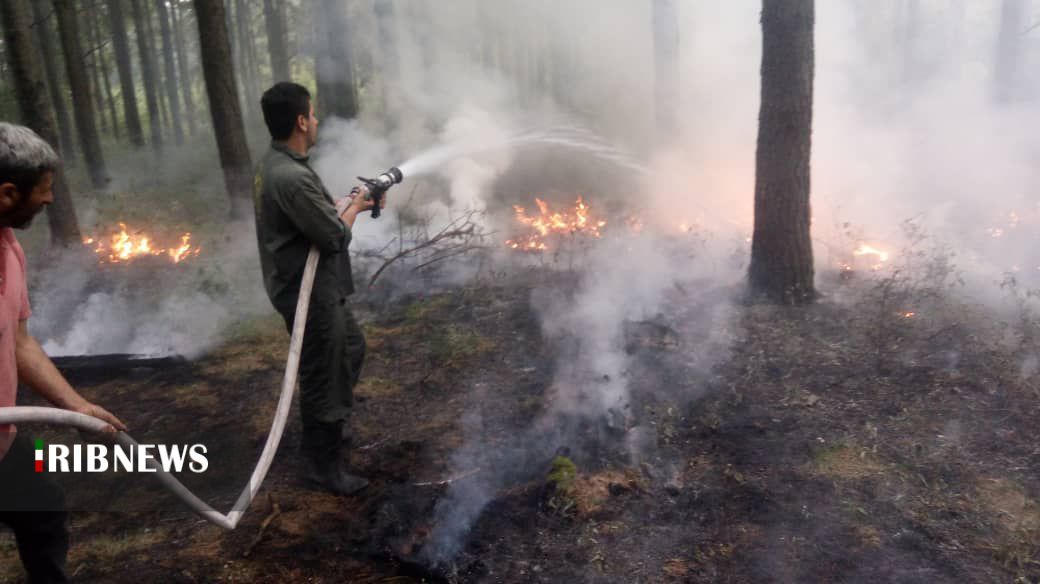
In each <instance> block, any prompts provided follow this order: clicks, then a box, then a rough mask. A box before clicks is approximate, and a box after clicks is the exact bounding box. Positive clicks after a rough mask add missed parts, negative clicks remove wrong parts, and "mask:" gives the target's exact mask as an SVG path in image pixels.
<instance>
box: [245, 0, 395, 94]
mask: <svg viewBox="0 0 1040 584" xmlns="http://www.w3.org/2000/svg"><path fill="white" fill-rule="evenodd" d="M377 1H384V0H377ZM264 21H265V22H266V24H267V50H268V52H269V53H270V54H271V77H272V78H273V79H272V81H273V82H274V83H278V82H279V81H289V80H291V79H292V73H291V72H290V71H289V46H288V45H289V37H288V34H287V33H286V24H285V2H283V1H282V0H264Z"/></svg>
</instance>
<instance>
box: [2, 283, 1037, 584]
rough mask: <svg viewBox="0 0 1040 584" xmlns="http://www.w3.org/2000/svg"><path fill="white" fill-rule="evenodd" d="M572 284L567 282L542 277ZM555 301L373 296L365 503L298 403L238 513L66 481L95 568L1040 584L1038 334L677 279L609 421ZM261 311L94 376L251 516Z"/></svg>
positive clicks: (448, 578)
mask: <svg viewBox="0 0 1040 584" xmlns="http://www.w3.org/2000/svg"><path fill="white" fill-rule="evenodd" d="M554 285H560V286H564V287H565V286H566V283H559V282H554V283H549V284H542V285H541V286H542V288H544V287H545V286H554ZM543 293H544V289H533V288H532V287H530V286H518V285H509V286H506V285H501V286H496V285H485V286H479V287H470V288H466V289H463V290H460V291H457V292H453V293H451V294H443V295H435V296H431V297H425V298H419V297H412V298H407V299H402V300H400V301H396V302H395V303H394V304H393V305H391V306H382V307H378V309H371V308H365V309H363V310H359V314H360V315H362V316H363V317H364V320H365V322H366V324H365V329H366V336H367V339H368V359H367V361H366V365H365V369H364V374H363V381H362V382H361V384H360V386H359V387H358V388H357V391H356V404H355V412H354V418H353V424H354V428H355V438H354V440H355V442H354V444H355V450H354V453H353V456H352V461H351V462H352V465H353V466H354V468H355V469H356V470H357V472H359V473H361V474H363V475H365V476H368V477H369V478H370V479H371V480H372V484H371V486H370V487H369V488H368V489H367V490H366V491H364V492H363V493H362V494H360V495H359V496H356V497H351V498H338V497H335V496H332V495H329V494H325V493H322V492H318V491H314V490H310V489H309V488H308V487H307V486H306V485H305V484H304V482H303V480H302V475H303V472H304V468H303V462H302V457H301V456H300V455H299V450H298V449H299V438H300V428H299V418H298V413H297V412H295V410H294V412H293V415H292V417H291V418H290V424H289V427H288V429H287V431H286V436H285V439H284V440H283V443H282V446H281V449H280V452H279V454H278V456H277V458H276V462H275V464H274V466H273V468H272V470H271V473H270V475H269V476H268V479H267V482H266V483H265V485H264V488H263V489H262V491H261V494H260V496H259V497H258V498H257V500H256V502H255V503H254V506H253V508H252V509H251V511H250V512H249V514H248V515H247V516H246V518H245V519H244V520H243V521H242V523H241V524H240V525H239V527H238V529H236V530H235V531H233V532H224V531H222V530H220V529H219V528H216V527H213V526H210V525H208V524H207V523H205V522H203V521H201V520H199V519H198V518H196V517H195V516H193V515H192V514H191V513H189V512H186V511H185V510H184V509H183V508H181V507H180V506H179V504H178V503H177V502H176V501H175V500H173V499H172V498H171V497H170V496H168V495H167V494H166V493H165V492H163V491H162V489H161V488H160V487H159V486H158V485H157V484H156V483H154V480H153V479H152V478H151V477H147V476H136V475H135V476H127V475H125V474H124V475H112V474H103V475H83V476H75V478H74V480H70V479H69V476H74V475H57V479H58V480H60V481H61V482H63V483H64V484H65V487H66V491H67V493H68V496H69V501H70V505H71V507H72V509H73V513H72V516H71V530H72V536H73V548H72V551H71V554H70V558H69V569H70V573H71V574H73V575H74V576H75V577H76V579H77V580H78V581H85V582H86V581H105V582H142V581H163V582H214V581H246V582H290V581H309V582H423V581H425V582H436V581H444V582H668V581H674V582H920V581H928V582H967V581H972V582H1010V581H1016V579H1018V580H1017V581H1020V582H1037V581H1040V508H1038V501H1040V478H1038V477H1040V475H1038V474H1037V468H1038V463H1040V442H1038V440H1037V435H1036V420H1037V419H1038V414H1040V411H1038V409H1040V394H1038V390H1037V385H1034V379H1033V378H1032V377H1031V376H1029V375H1025V374H1023V373H1022V368H1021V366H1020V363H1021V360H1020V357H1021V355H1020V351H1019V348H1018V347H1017V346H1015V347H1010V346H1008V344H1007V343H1004V342H1002V341H1000V340H999V339H1001V338H1005V337H1006V335H1005V334H1004V333H1006V331H1003V332H1002V331H1001V330H1000V329H999V327H997V326H996V325H994V324H993V323H992V322H990V320H988V319H987V317H986V316H985V315H984V314H982V313H979V314H976V313H975V312H973V311H972V310H967V309H963V308H957V309H954V308H949V307H948V308H949V310H950V312H949V313H948V314H949V315H950V316H938V313H936V315H935V316H932V317H929V318H927V319H926V318H924V317H920V316H918V315H916V314H915V315H913V317H911V316H907V314H905V313H904V314H892V315H888V314H884V315H882V317H881V318H882V319H891V322H890V323H888V325H885V326H886V327H887V328H884V330H883V331H882V333H878V332H877V331H876V330H874V327H877V326H880V325H879V322H878V316H877V314H876V313H875V312H870V310H868V308H869V307H864V306H862V305H859V304H857V303H855V302H837V301H834V300H830V299H827V298H825V299H824V300H822V301H821V302H819V303H817V304H816V305H814V306H810V307H807V308H801V309H792V308H783V307H769V306H744V305H739V304H735V303H734V302H732V299H733V298H734V297H735V296H736V295H735V293H734V291H732V290H728V289H715V290H714V291H708V292H704V291H700V292H698V294H697V295H696V296H697V297H698V299H697V300H696V301H693V300H689V295H687V294H686V293H685V292H683V291H681V290H677V291H675V296H676V298H675V300H676V303H675V304H676V306H682V308H681V309H676V310H675V311H674V313H669V314H667V315H654V316H652V317H649V318H647V319H646V320H644V321H640V322H631V323H628V324H627V325H626V327H625V335H624V337H625V339H624V342H625V351H626V353H627V354H628V355H629V357H630V367H629V369H628V371H627V372H626V377H627V386H628V388H629V392H630V394H631V400H630V403H629V405H628V407H627V408H624V411H620V412H615V413H614V414H615V415H612V416H608V417H610V418H611V419H607V420H598V419H583V418H581V417H580V416H575V415H572V414H559V413H554V412H555V410H554V406H553V404H554V399H555V394H556V392H555V389H554V385H555V384H558V383H560V379H561V376H560V375H558V373H560V369H561V363H566V357H567V355H568V351H569V350H570V349H569V344H568V343H569V342H570V341H569V340H568V339H557V338H545V337H544V336H543V334H542V332H541V331H542V328H541V326H540V324H539V321H538V318H537V316H536V315H535V314H534V311H533V309H532V304H536V303H537V302H538V298H539V295H540V294H543ZM723 305H724V306H726V307H727V308H726V315H727V316H726V317H725V319H724V320H725V322H724V324H719V323H718V322H715V324H713V325H712V326H725V327H728V328H729V329H730V331H729V333H730V334H729V336H728V337H727V338H729V339H730V340H729V341H728V342H727V346H726V347H725V351H724V352H723V353H713V354H710V355H708V354H706V353H705V351H704V348H703V346H702V341H703V339H702V338H701V336H699V335H702V334H703V331H701V330H699V328H698V326H699V325H700V324H703V323H706V322H708V321H709V320H710V319H707V318H706V316H705V315H706V314H708V313H710V312H712V311H714V310H716V309H718V307H720V306H723ZM936 310H938V309H936ZM886 322H887V321H886ZM889 325H891V326H889ZM255 328H256V332H254V333H251V334H249V335H247V336H239V337H238V338H235V339H231V340H228V341H227V342H226V343H225V344H224V345H223V346H222V347H221V348H219V349H218V350H216V351H214V352H212V353H210V354H209V355H208V356H206V357H203V358H201V359H198V360H195V361H191V362H187V361H159V362H155V363H150V364H148V366H147V367H135V368H133V369H129V370H124V369H119V368H118V364H114V365H113V366H112V367H113V369H112V370H111V371H107V372H103V373H105V374H104V375H101V374H98V371H96V370H92V371H91V374H90V375H88V376H85V377H83V378H81V379H79V381H80V382H81V384H80V385H79V388H80V389H81V390H82V392H83V393H84V394H85V395H86V396H88V397H89V398H90V399H92V400H95V401H97V402H99V403H101V404H104V405H105V406H106V407H107V408H108V409H110V410H111V411H113V412H114V413H116V414H117V415H119V416H120V417H121V418H122V419H123V420H124V421H125V422H126V423H127V424H128V425H129V426H130V429H131V433H132V434H133V435H134V436H135V437H136V438H137V439H138V440H139V441H142V442H153V443H164V442H165V443H176V444H192V443H203V444H206V445H207V446H208V447H209V456H208V458H209V460H210V468H209V470H208V471H207V472H206V473H204V474H202V475H191V474H190V473H188V474H187V475H186V476H184V477H182V478H183V480H185V482H187V483H188V484H189V486H191V487H192V488H194V489H197V492H198V493H199V494H200V495H201V496H202V497H203V498H204V499H205V500H207V501H209V502H211V504H213V505H214V506H215V507H217V508H218V509H227V508H230V507H231V504H232V503H233V501H234V499H235V497H236V496H237V494H238V491H239V489H240V488H241V486H242V485H243V484H244V482H245V481H246V478H247V476H248V473H249V472H250V471H251V469H252V467H253V465H254V464H255V461H256V459H257V457H258V454H259V451H260V449H261V447H262V444H263V440H264V439H265V437H266V435H267V430H268V426H269V423H270V420H271V416H272V414H273V411H274V405H275V400H276V397H277V396H276V394H277V391H278V386H279V382H280V379H281V375H282V367H283V362H284V354H285V351H286V347H287V341H288V338H287V335H286V333H285V330H284V327H283V326H282V325H281V323H280V322H279V321H277V320H275V319H271V320H267V321H264V322H262V323H260V324H259V325H258V326H257V327H255ZM879 334H881V335H882V336H880V337H879V336H878V335H879ZM569 382H574V381H573V379H571V380H570V381H569ZM595 382H596V381H595V380H589V381H588V383H590V384H594V383H595ZM23 397H24V398H25V399H23V400H22V401H21V403H32V399H31V398H29V397H28V396H23ZM28 431H31V432H33V435H34V436H39V437H43V438H45V439H47V440H51V441H54V442H61V443H66V444H70V443H73V442H75V441H76V440H78V439H79V437H78V436H76V435H75V434H74V433H72V434H70V433H69V432H67V431H64V430H59V429H50V428H48V429H43V428H40V429H36V428H34V429H32V430H28ZM460 452H463V453H465V452H469V453H470V454H471V455H469V456H460V454H459V453H460ZM471 484H472V485H481V486H482V487H483V488H482V489H480V491H481V492H482V493H484V496H485V498H486V501H482V502H481V503H480V504H479V505H477V506H476V507H474V509H475V511H474V512H473V513H472V515H473V516H472V518H471V520H470V521H469V522H466V523H463V524H462V527H460V528H459V529H458V530H457V533H452V534H449V535H453V536H455V537H454V539H452V538H451V537H449V538H448V539H447V540H445V539H443V537H442V536H441V535H438V534H439V533H441V532H439V531H438V530H439V529H442V528H443V526H441V525H438V522H440V521H442V520H443V518H444V517H450V516H451V514H450V513H445V509H444V508H443V505H444V503H443V502H444V501H445V500H447V499H449V498H450V497H452V496H454V497H460V495H459V493H462V495H465V494H466V493H467V491H466V489H465V487H466V486H467V485H471ZM475 492H476V491H475ZM474 496H476V495H474ZM464 498H465V497H463V499H464ZM439 504H440V506H439ZM448 511H450V509H449V510H448ZM267 519H269V521H268V524H267V526H266V528H264V529H261V526H262V524H264V522H265V520H267ZM446 541H447V543H445V542H446ZM433 546H439V547H437V548H436V549H433ZM431 549H433V551H431ZM434 552H436V553H434ZM0 567H2V569H0V581H12V580H17V579H18V578H20V569H19V564H18V560H17V554H16V551H15V547H14V543H13V538H12V537H10V534H9V533H7V532H2V533H0Z"/></svg>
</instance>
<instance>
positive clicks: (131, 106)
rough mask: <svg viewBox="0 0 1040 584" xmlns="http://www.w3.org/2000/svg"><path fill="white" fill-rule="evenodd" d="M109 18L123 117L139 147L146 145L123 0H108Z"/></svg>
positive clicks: (131, 139)
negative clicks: (138, 108)
mask: <svg viewBox="0 0 1040 584" xmlns="http://www.w3.org/2000/svg"><path fill="white" fill-rule="evenodd" d="M108 19H109V26H110V28H111V30H112V48H113V50H114V51H115V55H116V70H117V71H118V72H119V92H120V93H121V94H122V96H123V118H124V119H125V120H126V133H127V135H128V136H129V138H130V143H131V144H133V145H134V146H137V147H138V148H140V147H142V146H144V130H143V129H142V128H141V115H140V113H139V112H138V110H137V89H136V88H135V87H134V70H133V65H132V63H131V59H130V42H129V40H128V39H127V34H126V18H125V16H124V14H123V0H108Z"/></svg>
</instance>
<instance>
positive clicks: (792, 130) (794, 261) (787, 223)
mask: <svg viewBox="0 0 1040 584" xmlns="http://www.w3.org/2000/svg"><path fill="white" fill-rule="evenodd" d="M814 13H815V7H814V0H763V2H762V89H761V92H762V96H761V106H760V107H761V110H760V113H759V119H758V151H757V153H756V160H755V162H756V169H755V171H756V172H755V179H756V180H755V232H754V236H753V239H752V244H751V267H750V270H749V278H748V279H749V284H750V288H751V292H752V294H753V295H756V296H763V297H765V298H767V299H769V300H771V301H773V302H779V303H784V304H803V303H807V302H811V301H812V300H813V299H814V298H815V296H816V292H815V288H814V285H813V277H814V271H813V254H812V240H811V239H810V232H809V231H810V209H809V191H810V175H809V171H810V157H811V150H812V112H813V77H814V69H815V66H814V48H813V27H814V17H815V14H814Z"/></svg>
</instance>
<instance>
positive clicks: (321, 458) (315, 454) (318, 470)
mask: <svg viewBox="0 0 1040 584" xmlns="http://www.w3.org/2000/svg"><path fill="white" fill-rule="evenodd" d="M310 430H311V431H310V432H305V436H306V438H309V440H305V441H306V442H308V444H307V454H308V459H310V470H309V472H308V473H307V479H308V481H309V482H311V483H313V484H315V485H317V486H319V487H321V488H324V489H328V490H329V491H332V492H333V493H335V494H337V495H342V496H347V495H353V494H355V493H357V492H358V491H360V490H362V489H364V488H365V487H367V486H368V480H367V479H365V478H363V477H359V476H355V475H352V474H350V473H349V472H347V471H346V468H345V467H344V465H343V461H342V453H343V442H342V436H343V424H327V425H326V424H321V425H320V426H318V425H314V426H312V427H311V428H310Z"/></svg>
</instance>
